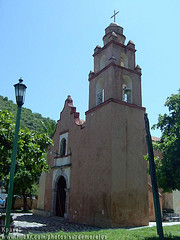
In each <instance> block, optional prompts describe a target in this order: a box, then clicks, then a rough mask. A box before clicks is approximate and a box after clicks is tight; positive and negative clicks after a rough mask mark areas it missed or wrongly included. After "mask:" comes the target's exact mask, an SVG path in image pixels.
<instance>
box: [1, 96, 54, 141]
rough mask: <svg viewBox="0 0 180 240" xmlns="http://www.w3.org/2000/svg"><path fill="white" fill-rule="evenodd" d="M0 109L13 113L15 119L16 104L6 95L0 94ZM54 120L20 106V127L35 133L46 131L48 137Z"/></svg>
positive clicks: (52, 130) (51, 131) (51, 132)
mask: <svg viewBox="0 0 180 240" xmlns="http://www.w3.org/2000/svg"><path fill="white" fill-rule="evenodd" d="M0 110H7V111H9V112H11V113H12V114H13V115H14V122H15V119H16V112H17V104H15V103H13V101H12V100H8V98H7V97H3V96H0ZM55 127H56V121H54V120H52V119H50V118H45V117H42V115H41V114H40V113H33V112H32V111H31V110H30V109H28V108H24V107H22V113H21V128H22V129H25V128H28V129H30V130H33V131H36V132H37V133H47V134H48V135H49V136H50V137H51V136H52V134H53V133H54V130H55Z"/></svg>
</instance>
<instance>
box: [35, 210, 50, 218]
mask: <svg viewBox="0 0 180 240" xmlns="http://www.w3.org/2000/svg"><path fill="white" fill-rule="evenodd" d="M33 214H34V215H39V216H43V217H51V216H52V213H51V212H50V211H45V210H43V209H33Z"/></svg>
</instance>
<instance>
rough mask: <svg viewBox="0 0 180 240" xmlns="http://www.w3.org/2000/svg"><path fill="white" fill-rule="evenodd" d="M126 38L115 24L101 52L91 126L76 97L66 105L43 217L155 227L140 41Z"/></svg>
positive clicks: (41, 202) (43, 183) (44, 187)
mask: <svg viewBox="0 0 180 240" xmlns="http://www.w3.org/2000/svg"><path fill="white" fill-rule="evenodd" d="M125 40H126V37H125V36H124V34H123V28H122V27H120V26H119V25H118V24H117V23H115V22H114V23H111V24H110V25H109V26H108V27H107V28H106V29H105V35H104V36H103V46H102V47H101V46H99V45H97V46H96V48H95V49H94V54H93V57H94V70H93V71H90V73H89V78H88V81H89V109H88V110H87V111H86V120H85V121H83V120H81V119H80V118H79V113H78V112H77V111H76V107H75V106H74V105H73V100H72V98H71V96H68V97H67V99H66V100H65V104H64V108H63V110H62V112H61V113H60V119H59V120H58V122H57V126H56V130H55V132H54V135H53V137H52V140H53V142H54V146H51V147H50V148H49V150H48V155H47V162H48V164H49V166H50V172H49V173H42V175H41V178H40V188H39V198H38V207H37V208H38V209H37V210H36V212H38V213H39V214H42V215H44V216H52V215H54V216H59V217H62V218H65V219H67V220H68V221H72V222H78V223H84V224H89V225H94V226H101V227H120V226H142V225H148V224H149V209H148V177H147V162H146V161H145V160H144V155H146V139H145V125H144V113H145V108H144V107H143V106H142V95H141V68H140V67H139V66H138V65H136V63H135V53H136V49H135V44H134V43H133V42H132V41H129V42H128V43H127V44H126V43H125Z"/></svg>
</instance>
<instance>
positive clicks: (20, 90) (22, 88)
mask: <svg viewBox="0 0 180 240" xmlns="http://www.w3.org/2000/svg"><path fill="white" fill-rule="evenodd" d="M22 82H23V80H22V79H21V78H20V79H19V83H17V84H14V87H15V96H16V103H17V105H18V109H17V116H16V127H15V134H14V142H13V151H12V160H11V169H10V179H9V185H8V198H7V207H6V222H5V233H4V236H5V239H7V238H8V235H9V228H10V213H11V207H12V198H13V186H14V173H15V166H16V154H17V143H18V133H19V126H20V118H21V107H22V105H23V104H24V99H25V92H26V88H27V87H26V85H24V84H23V83H22Z"/></svg>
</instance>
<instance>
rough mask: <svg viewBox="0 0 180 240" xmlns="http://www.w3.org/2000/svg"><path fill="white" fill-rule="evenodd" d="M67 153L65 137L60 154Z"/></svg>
mask: <svg viewBox="0 0 180 240" xmlns="http://www.w3.org/2000/svg"><path fill="white" fill-rule="evenodd" d="M65 155H66V139H65V138H63V139H62V140H61V143H60V156H61V157H62V156H65Z"/></svg>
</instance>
